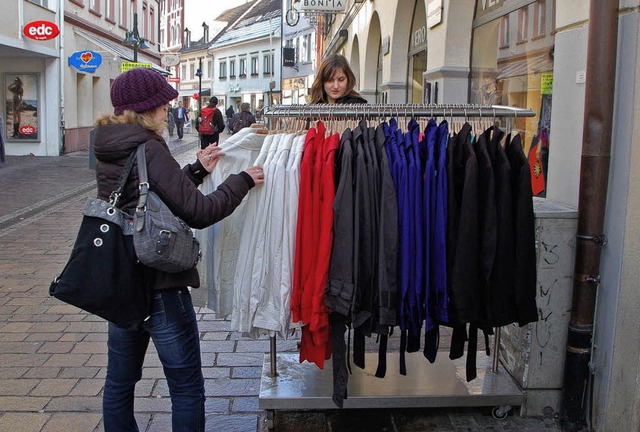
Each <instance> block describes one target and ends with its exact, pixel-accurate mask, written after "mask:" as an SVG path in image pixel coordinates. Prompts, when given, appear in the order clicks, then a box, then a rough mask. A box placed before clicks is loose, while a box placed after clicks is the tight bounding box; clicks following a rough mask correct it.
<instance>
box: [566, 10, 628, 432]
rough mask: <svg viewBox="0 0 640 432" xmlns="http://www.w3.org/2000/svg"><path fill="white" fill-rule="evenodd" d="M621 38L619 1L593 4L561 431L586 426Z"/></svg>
mask: <svg viewBox="0 0 640 432" xmlns="http://www.w3.org/2000/svg"><path fill="white" fill-rule="evenodd" d="M617 38H618V0H607V1H601V0H591V2H590V9H589V36H588V48H587V77H586V84H585V89H586V91H585V103H584V108H585V109H584V111H585V112H584V120H583V126H582V136H583V138H582V139H583V141H582V157H581V165H580V191H579V200H578V232H577V234H576V260H575V265H574V275H573V302H572V308H571V319H570V321H569V332H568V335H567V351H566V357H565V363H564V378H563V385H562V401H561V408H560V427H561V428H562V430H563V431H564V432H576V431H578V430H580V429H582V428H583V427H584V426H586V425H587V420H588V419H587V415H586V414H587V412H589V409H588V408H589V403H590V400H591V390H590V389H591V386H590V383H591V378H592V373H591V371H590V370H589V361H590V359H591V351H592V344H593V340H592V338H593V324H594V313H595V306H596V297H597V296H596V293H597V290H598V287H599V285H600V256H601V253H602V247H603V246H604V245H605V244H606V240H605V236H604V234H603V228H604V213H605V208H606V203H607V185H608V180H609V163H610V158H611V157H610V153H611V133H612V122H613V100H614V89H615V76H616V75H615V73H616V50H617Z"/></svg>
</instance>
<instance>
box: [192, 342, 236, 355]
mask: <svg viewBox="0 0 640 432" xmlns="http://www.w3.org/2000/svg"><path fill="white" fill-rule="evenodd" d="M235 346H236V343H235V342H234V341H226V340H224V341H200V351H201V352H202V353H203V355H204V354H205V353H223V352H225V353H230V352H234V349H235Z"/></svg>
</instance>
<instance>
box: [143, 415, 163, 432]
mask: <svg viewBox="0 0 640 432" xmlns="http://www.w3.org/2000/svg"><path fill="white" fill-rule="evenodd" d="M140 424H141V423H140V422H139V421H138V425H140ZM141 430H145V429H141ZM146 430H147V431H148V432H166V431H170V430H171V414H154V415H152V416H150V419H149V423H148V429H146Z"/></svg>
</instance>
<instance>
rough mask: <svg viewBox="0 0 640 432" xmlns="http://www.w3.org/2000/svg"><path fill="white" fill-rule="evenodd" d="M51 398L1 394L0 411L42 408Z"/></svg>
mask: <svg viewBox="0 0 640 432" xmlns="http://www.w3.org/2000/svg"><path fill="white" fill-rule="evenodd" d="M50 400H51V398H48V397H34V396H0V412H4V413H7V412H10V411H16V412H20V411H29V412H37V411H40V410H42V409H43V408H44V407H45V405H47V404H48V403H49V401H50Z"/></svg>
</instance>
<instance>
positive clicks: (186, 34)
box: [184, 27, 191, 48]
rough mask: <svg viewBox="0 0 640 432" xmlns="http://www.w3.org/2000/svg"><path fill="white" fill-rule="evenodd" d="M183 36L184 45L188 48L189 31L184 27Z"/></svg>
mask: <svg viewBox="0 0 640 432" xmlns="http://www.w3.org/2000/svg"><path fill="white" fill-rule="evenodd" d="M184 34H185V36H184V45H185V46H186V47H187V48H189V47H190V46H191V30H189V29H188V28H186V27H185V29H184Z"/></svg>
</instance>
